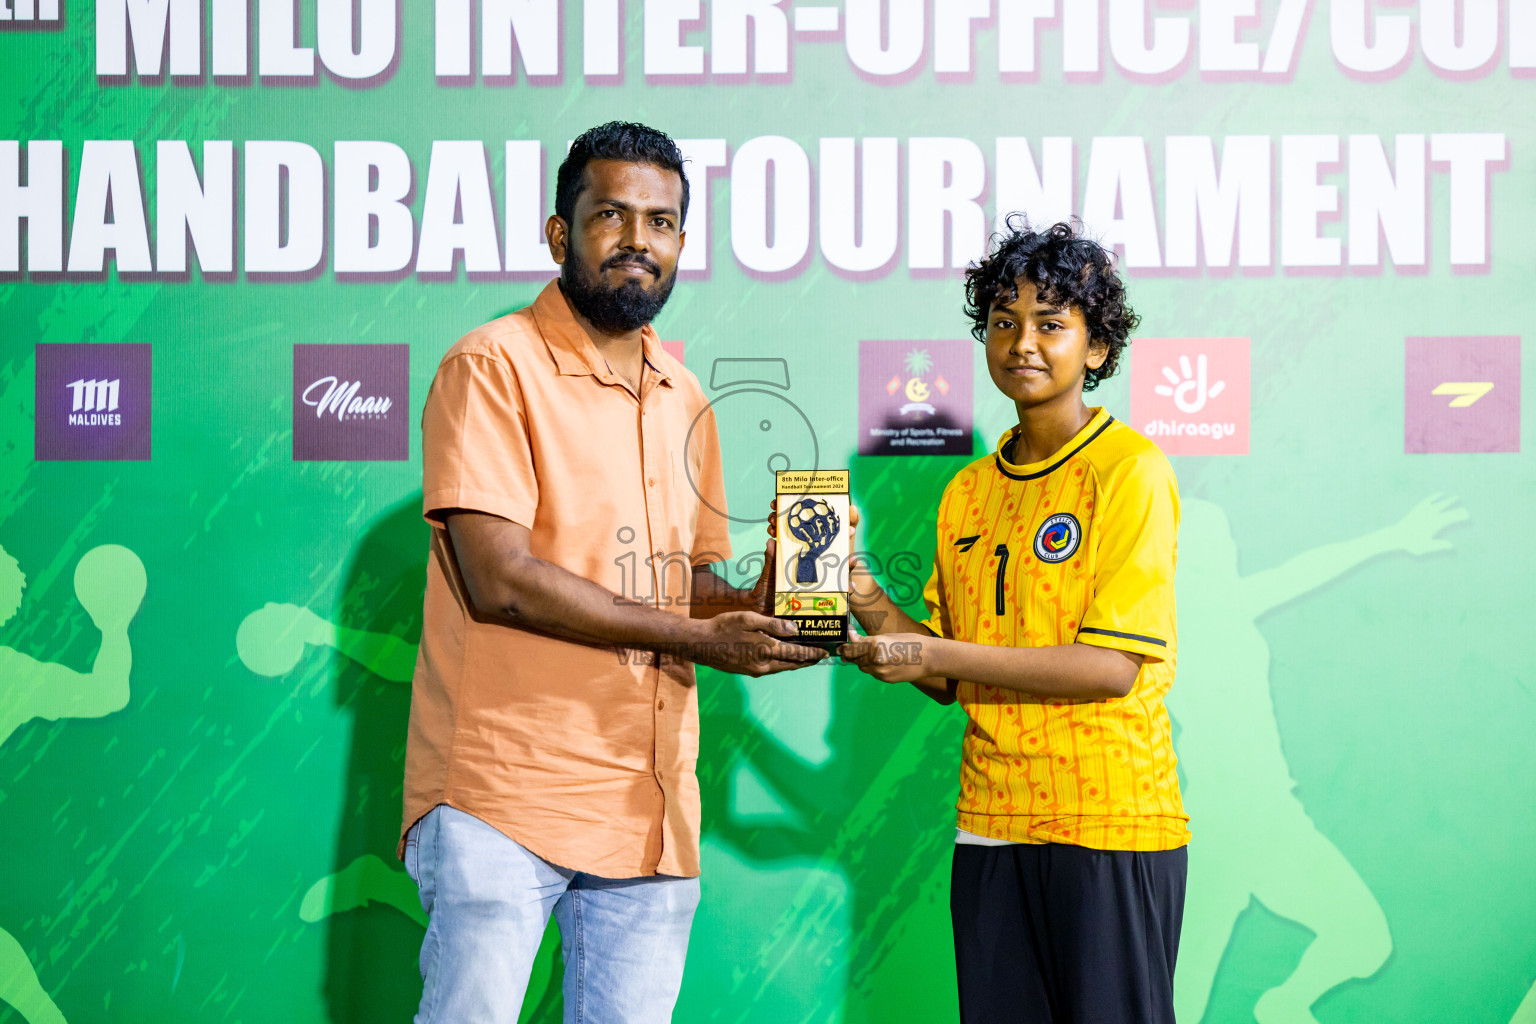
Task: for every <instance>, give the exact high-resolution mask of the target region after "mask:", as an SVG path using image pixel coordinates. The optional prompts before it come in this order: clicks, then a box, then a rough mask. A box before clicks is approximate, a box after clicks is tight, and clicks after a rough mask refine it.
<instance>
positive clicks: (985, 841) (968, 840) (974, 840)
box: [955, 826, 1022, 846]
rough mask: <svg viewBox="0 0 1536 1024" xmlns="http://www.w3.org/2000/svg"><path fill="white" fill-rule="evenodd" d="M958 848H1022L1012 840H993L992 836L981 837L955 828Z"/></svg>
mask: <svg viewBox="0 0 1536 1024" xmlns="http://www.w3.org/2000/svg"><path fill="white" fill-rule="evenodd" d="M955 845H956V846H1020V845H1022V844H1020V843H1016V842H1014V841H1013V840H1012V839H993V838H992V837H991V836H979V835H977V834H976V833H975V832H967V831H966V830H965V829H963V828H959V827H958V826H957V827H956V828H955Z"/></svg>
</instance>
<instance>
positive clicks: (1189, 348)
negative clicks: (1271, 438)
mask: <svg viewBox="0 0 1536 1024" xmlns="http://www.w3.org/2000/svg"><path fill="white" fill-rule="evenodd" d="M1131 426H1133V427H1135V428H1136V429H1137V430H1139V431H1141V432H1142V433H1143V434H1145V435H1146V436H1147V437H1149V438H1151V439H1152V440H1153V441H1155V442H1157V446H1158V447H1159V448H1161V449H1162V450H1163V451H1164V452H1166V453H1167V454H1169V455H1247V454H1248V339H1247V338H1137V339H1136V340H1135V341H1134V342H1132V343H1131Z"/></svg>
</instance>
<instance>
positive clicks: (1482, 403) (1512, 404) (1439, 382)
mask: <svg viewBox="0 0 1536 1024" xmlns="http://www.w3.org/2000/svg"><path fill="white" fill-rule="evenodd" d="M1405 360H1406V362H1405V365H1404V367H1403V383H1404V386H1405V388H1406V394H1405V395H1404V407H1403V450H1404V451H1406V452H1411V453H1427V452H1455V453H1472V452H1518V451H1519V450H1520V339H1519V338H1518V337H1471V338H1468V337H1462V338H1409V339H1407V344H1406V348H1405Z"/></svg>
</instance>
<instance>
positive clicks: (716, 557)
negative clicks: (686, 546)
mask: <svg viewBox="0 0 1536 1024" xmlns="http://www.w3.org/2000/svg"><path fill="white" fill-rule="evenodd" d="M693 447H694V450H693V451H691V452H689V453H688V458H689V459H690V460H694V461H693V464H694V465H696V466H697V467H698V474H697V476H696V477H694V479H696V480H698V482H699V511H698V518H697V519H696V520H695V522H694V526H693V547H692V549H690V551H689V559H690V561H691V562H692V563H693V565H695V566H700V565H708V564H710V563H711V562H721V561H724V560H726V559H728V558H730V557H731V523H730V519H729V518H728V516H727V515H726V507H725V474H724V470H723V468H722V466H721V460H720V434H719V431H718V430H717V429H716V426H715V411H714V409H713V408H711V407H709V406H705V407H704V411H703V413H702V414H701V415H700V417H699V419H698V427H697V428H696V429H695V430H694V431H693ZM679 484H680V485H681V486H683V487H687V486H691V485H690V484H689V482H688V481H687V480H682V481H679ZM765 515H766V513H765Z"/></svg>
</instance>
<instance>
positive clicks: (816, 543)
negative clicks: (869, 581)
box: [773, 469, 848, 648]
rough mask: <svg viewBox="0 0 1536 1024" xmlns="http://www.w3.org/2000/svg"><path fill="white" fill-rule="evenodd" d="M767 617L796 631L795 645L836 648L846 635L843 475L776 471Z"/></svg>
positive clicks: (845, 493)
mask: <svg viewBox="0 0 1536 1024" xmlns="http://www.w3.org/2000/svg"><path fill="white" fill-rule="evenodd" d="M774 476H775V478H776V486H775V490H776V491H777V492H778V504H777V510H778V511H777V513H776V517H775V522H774V535H775V536H776V537H778V540H779V554H778V565H777V566H776V567H775V581H776V582H775V587H774V595H773V613H774V614H775V615H776V616H778V617H779V618H781V619H789V620H790V621H791V622H793V623H794V624H795V625H796V626H797V627H799V630H800V635H799V637H798V640H799V642H800V643H803V644H807V645H810V646H813V647H827V648H831V647H836V646H837V645H838V644H840V643H842V642H843V641H844V640H845V639H847V636H848V592H847V591H846V590H843V589H841V586H842V578H843V576H842V574H843V570H844V567H845V565H846V564H847V560H848V559H847V555H848V471H847V470H846V469H843V470H799V469H788V470H780V471H778V472H777V473H775V474H774Z"/></svg>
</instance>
